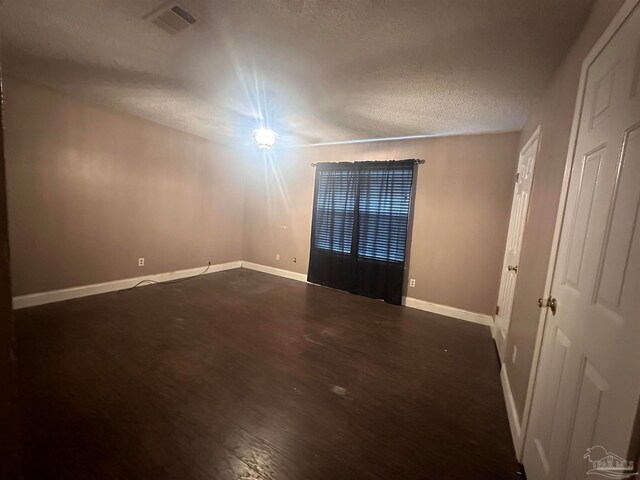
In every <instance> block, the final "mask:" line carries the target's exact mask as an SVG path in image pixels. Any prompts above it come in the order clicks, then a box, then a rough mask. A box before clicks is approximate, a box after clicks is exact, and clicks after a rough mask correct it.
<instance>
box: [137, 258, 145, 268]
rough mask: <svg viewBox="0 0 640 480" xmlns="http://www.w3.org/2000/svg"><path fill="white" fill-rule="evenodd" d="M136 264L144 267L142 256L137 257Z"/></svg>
mask: <svg viewBox="0 0 640 480" xmlns="http://www.w3.org/2000/svg"><path fill="white" fill-rule="evenodd" d="M138 266H139V267H144V258H139V259H138Z"/></svg>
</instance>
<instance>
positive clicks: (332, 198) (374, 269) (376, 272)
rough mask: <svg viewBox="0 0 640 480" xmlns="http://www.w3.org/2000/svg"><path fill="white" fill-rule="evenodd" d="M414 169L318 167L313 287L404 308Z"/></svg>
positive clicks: (398, 165) (406, 165) (409, 163)
mask: <svg viewBox="0 0 640 480" xmlns="http://www.w3.org/2000/svg"><path fill="white" fill-rule="evenodd" d="M414 168H415V161H414V160H403V161H392V162H358V163H319V164H317V166H316V184H315V194H314V203H313V224H312V232H311V254H310V258H309V275H308V279H309V281H310V282H312V283H317V284H320V285H326V286H328V287H333V288H338V289H341V290H347V291H349V292H352V293H357V294H360V295H366V296H368V297H372V298H381V299H384V300H385V301H387V302H389V303H393V304H396V305H400V304H401V302H402V286H403V280H404V265H405V254H406V244H407V230H408V223H409V213H410V210H411V200H412V187H413V172H414Z"/></svg>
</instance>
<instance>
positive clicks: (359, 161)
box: [311, 159, 426, 167]
mask: <svg viewBox="0 0 640 480" xmlns="http://www.w3.org/2000/svg"><path fill="white" fill-rule="evenodd" d="M412 160H413V163H415V164H416V165H422V164H423V163H425V161H426V160H422V159H412ZM376 161H379V162H404V161H405V160H358V161H355V162H326V163H370V162H376ZM316 165H318V164H317V163H312V164H311V166H312V167H315V166H316Z"/></svg>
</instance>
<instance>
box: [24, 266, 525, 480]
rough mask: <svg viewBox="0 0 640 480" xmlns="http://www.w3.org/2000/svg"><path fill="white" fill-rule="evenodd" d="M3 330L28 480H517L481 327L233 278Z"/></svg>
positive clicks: (266, 280) (38, 311)
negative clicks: (10, 335)
mask: <svg viewBox="0 0 640 480" xmlns="http://www.w3.org/2000/svg"><path fill="white" fill-rule="evenodd" d="M16 314H17V315H16V316H17V327H18V361H19V369H20V382H21V385H20V387H21V405H22V408H23V423H24V436H25V443H26V446H25V452H24V468H25V477H26V478H27V479H29V480H30V479H33V480H44V479H65V480H66V479H82V480H85V479H105V480H107V479H108V480H116V479H136V480H142V479H145V480H146V479H153V480H159V479H176V480H178V479H179V480H192V479H247V478H248V479H260V480H271V479H291V480H303V479H318V480H320V479H322V480H333V479H385V480H389V479H416V478H424V479H513V478H521V477H520V476H519V475H518V474H517V470H518V466H517V463H516V460H515V456H514V452H513V447H512V443H511V438H510V433H509V426H508V420H507V414H506V409H505V405H504V400H503V395H502V390H501V386H500V379H499V365H498V361H497V358H496V353H495V348H494V345H493V340H492V339H491V336H490V332H489V329H488V328H487V327H484V326H480V325H475V324H472V323H468V322H464V321H460V320H454V319H450V318H447V317H442V316H439V315H434V314H429V313H427V312H421V311H418V310H414V309H410V308H404V307H398V306H393V305H388V304H385V303H383V302H380V301H375V300H371V299H369V298H365V297H359V296H355V295H351V294H348V293H345V292H339V291H335V290H331V289H328V288H323V287H318V286H314V285H309V284H305V283H302V282H296V281H293V280H288V279H284V278H280V277H274V276H270V275H267V274H262V273H258V272H254V271H249V270H245V269H237V270H231V271H226V272H220V273H215V274H210V275H205V276H202V277H199V278H196V279H191V280H189V281H186V282H183V283H178V284H174V285H152V286H147V287H142V288H137V289H135V290H131V291H127V292H121V293H108V294H104V295H96V296H92V297H86V298H82V299H76V300H70V301H66V302H61V303H54V304H49V305H43V306H39V307H33V308H29V309H24V310H19V311H17V312H16Z"/></svg>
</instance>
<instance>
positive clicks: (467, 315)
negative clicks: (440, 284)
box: [402, 297, 493, 327]
mask: <svg viewBox="0 0 640 480" xmlns="http://www.w3.org/2000/svg"><path fill="white" fill-rule="evenodd" d="M402 300H403V301H402V303H403V305H405V306H407V307H411V308H417V309H418V310H424V311H425V312H431V313H437V314H438V315H444V316H446V317H453V318H457V319H459V320H466V321H467V322H473V323H479V324H480V325H486V326H488V327H490V326H491V325H493V318H492V317H491V316H490V315H484V314H482V313H475V312H469V311H468V310H462V309H461V308H456V307H449V306H447V305H440V304H437V303H431V302H426V301H424V300H418V299H417V298H412V297H403V299H402Z"/></svg>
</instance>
